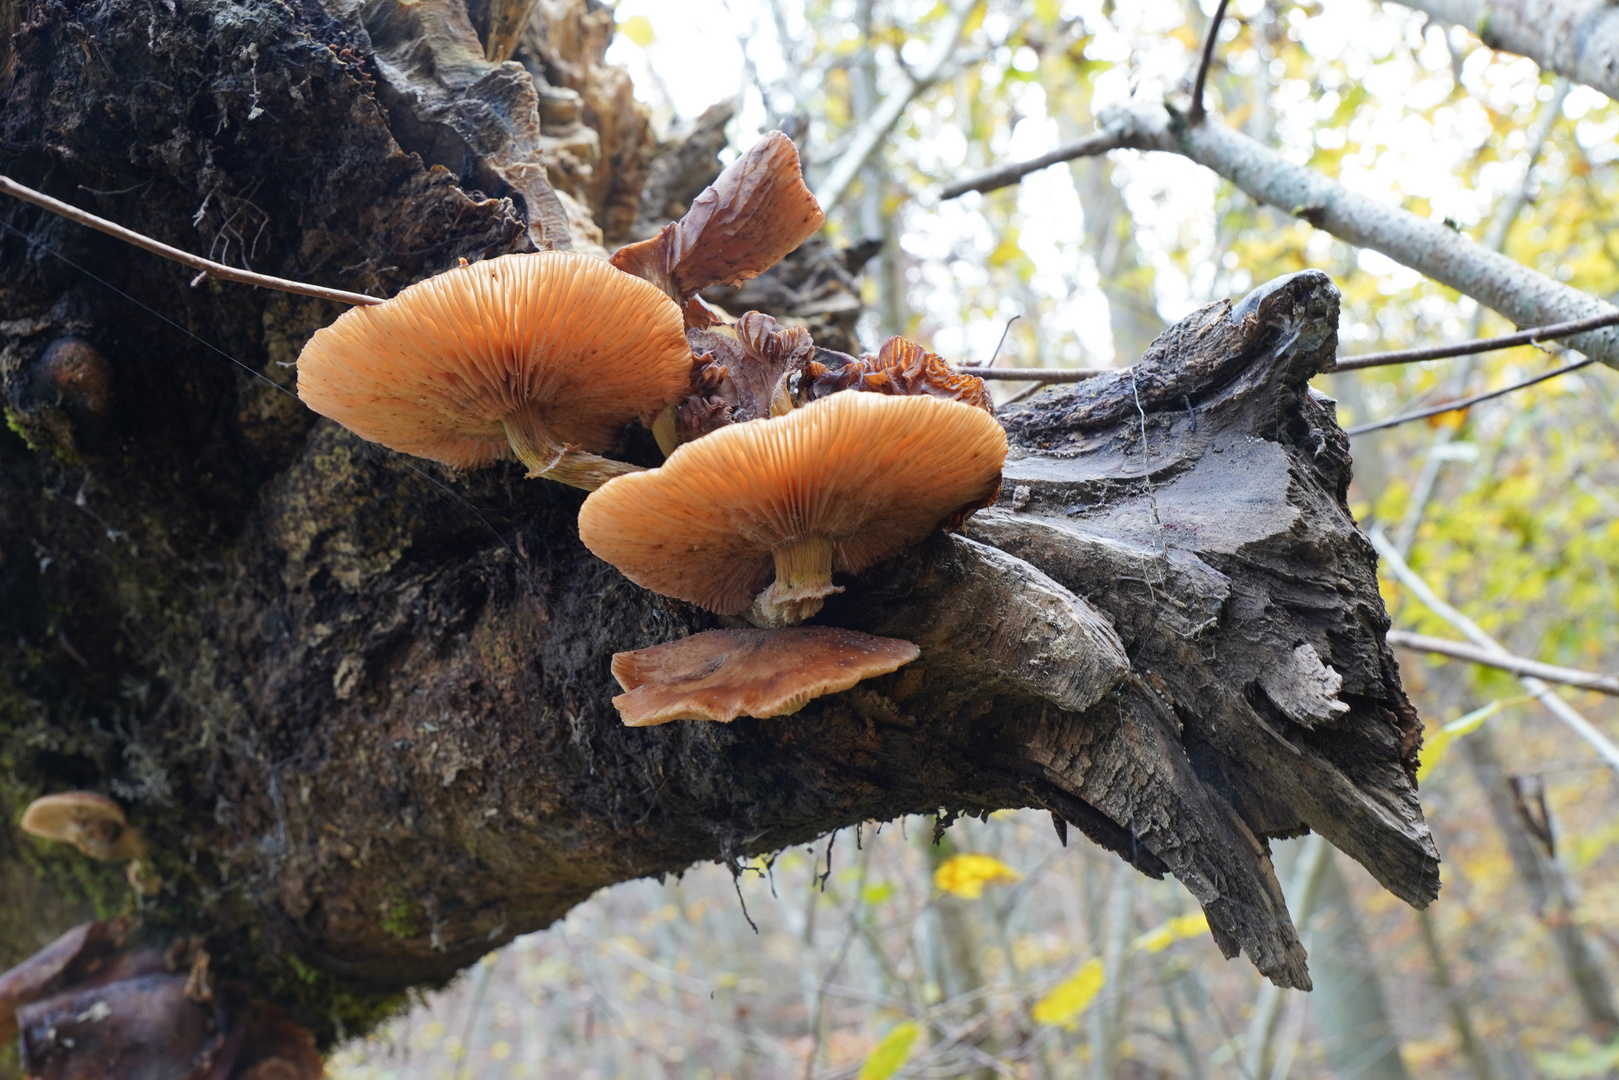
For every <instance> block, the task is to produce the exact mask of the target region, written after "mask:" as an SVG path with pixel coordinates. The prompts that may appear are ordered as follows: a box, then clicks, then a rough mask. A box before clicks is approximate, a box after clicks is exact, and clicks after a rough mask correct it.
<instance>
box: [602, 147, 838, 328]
mask: <svg viewBox="0 0 1619 1080" xmlns="http://www.w3.org/2000/svg"><path fill="white" fill-rule="evenodd" d="M825 220H826V215H825V214H823V213H821V207H820V205H819V204H818V203H816V201H815V196H814V195H812V194H810V190H809V188H807V187H805V186H804V174H803V172H802V171H801V170H800V168H799V163H798V150H797V148H796V147H794V146H793V140H791V139H789V138H788V137H787V136H786V135H783V134H782V133H781V132H779V131H772V132H768V133H767V134H766V135H765V136H764V138H762V139H760V140H759V141H758V142H756V143H754V144H753V147H752V149H750V150H749V151H748V152H747V153H745V154H743V155H742V156H741V157H740V158H738V159H737V160H736V161H734V162H732V163H731V164H730V165H729V166H727V167H726V169H725V171H724V172H722V173H720V175H719V177H718V178H717V179H715V181H714V182H713V183H712V184H710V185H709V186H708V187H706V188H704V189H703V191H702V193H701V194H699V195H698V196H697V198H696V199H694V200H692V204H691V209H689V210H687V211H686V214H685V216H684V217H682V218H681V219H680V220H679V221H675V222H671V223H670V224H668V225H665V226H664V227H663V230H662V231H661V232H659V233H658V235H657V236H654V237H652V238H651V239H650V240H643V241H641V242H640V243H638V244H629V245H626V246H625V247H621V248H619V249H618V251H616V252H615V253H614V254H613V265H614V266H616V267H618V268H619V269H620V270H623V271H624V272H625V273H629V274H634V275H635V276H636V277H641V278H645V279H646V280H648V281H650V282H652V283H653V284H655V285H657V286H658V288H660V289H662V290H663V291H664V292H665V293H667V294H668V295H669V296H670V297H672V298H673V299H674V300H675V302H676V303H678V304H679V305H680V306H681V309H682V311H683V312H684V313H685V316H686V321H687V324H688V325H690V326H697V327H703V326H713V325H714V324H716V323H718V322H719V321H720V319H719V317H718V316H717V315H716V314H715V313H714V312H713V309H711V308H709V307H708V306H707V305H706V304H704V303H703V301H702V300H701V299H699V298H698V296H697V294H698V293H699V292H701V291H702V290H704V289H706V288H708V287H709V286H710V285H738V284H741V283H742V282H744V281H747V280H749V279H750V278H754V277H757V276H758V275H760V274H762V273H764V272H765V271H766V270H768V269H770V268H771V267H772V266H774V265H776V263H778V262H780V261H781V259H782V257H783V256H785V255H787V254H789V253H791V252H792V251H793V250H794V249H795V248H797V247H798V245H800V244H802V243H803V242H804V241H805V240H807V239H809V238H810V237H811V236H814V235H815V233H816V231H817V230H818V229H820V227H821V223H822V222H823V221H825Z"/></svg>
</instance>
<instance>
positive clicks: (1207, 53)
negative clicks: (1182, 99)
mask: <svg viewBox="0 0 1619 1080" xmlns="http://www.w3.org/2000/svg"><path fill="white" fill-rule="evenodd" d="M1226 2H1227V0H1220V3H1219V4H1218V5H1216V7H1215V9H1214V17H1213V18H1211V19H1210V20H1209V30H1208V33H1206V34H1204V35H1203V56H1202V57H1201V58H1200V59H1199V60H1198V62H1197V77H1196V78H1195V79H1193V80H1192V111H1191V113H1190V114H1189V115H1188V116H1187V119H1188V120H1189V121H1191V122H1192V123H1194V124H1196V123H1201V122H1202V120H1203V116H1204V109H1203V85H1204V83H1206V82H1208V79H1209V65H1210V64H1212V63H1213V62H1214V45H1215V42H1217V41H1219V40H1220V24H1221V23H1222V22H1224V21H1225V6H1226Z"/></svg>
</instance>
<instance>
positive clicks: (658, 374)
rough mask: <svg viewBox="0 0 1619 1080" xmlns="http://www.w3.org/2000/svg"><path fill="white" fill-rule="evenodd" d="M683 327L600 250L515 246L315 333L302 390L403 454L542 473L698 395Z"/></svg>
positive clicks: (658, 295)
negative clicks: (512, 462)
mask: <svg viewBox="0 0 1619 1080" xmlns="http://www.w3.org/2000/svg"><path fill="white" fill-rule="evenodd" d="M683 328H684V323H683V320H682V318H681V314H680V310H679V308H677V307H676V306H675V305H674V303H673V302H672V301H671V300H670V299H669V298H668V297H667V296H665V295H663V293H662V292H660V291H659V290H658V289H657V288H656V287H655V286H653V285H651V284H650V283H648V282H646V281H643V280H641V279H640V278H636V277H632V276H631V275H629V274H625V273H623V272H622V271H619V270H616V269H614V268H613V267H612V266H610V265H608V264H607V263H606V262H603V261H602V260H601V259H597V258H593V257H591V256H588V255H580V254H577V253H575V252H567V251H548V252H540V253H537V254H525V255H504V256H501V257H499V258H495V259H488V260H485V261H483V262H478V263H472V264H470V265H467V266H462V267H459V268H457V269H454V270H450V271H448V272H446V273H443V274H439V275H438V276H436V277H432V278H428V279H427V280H426V281H421V282H417V283H416V284H414V285H411V286H410V287H408V288H406V289H404V290H403V291H401V292H400V293H399V295H397V296H395V297H393V298H392V299H391V300H388V301H386V302H384V303H381V304H377V305H374V306H371V307H356V308H353V309H351V310H349V311H347V312H345V313H344V314H342V315H341V316H339V317H338V319H337V321H336V322H334V323H332V324H331V325H330V326H327V327H325V328H323V329H321V330H318V331H316V332H315V335H314V336H313V337H312V338H310V340H309V344H308V345H306V346H305V348H304V351H303V354H302V355H301V356H299V358H298V396H299V397H300V398H302V399H303V400H304V402H305V403H306V404H307V405H308V406H309V407H310V408H311V409H314V410H315V411H316V412H318V413H320V414H321V415H323V416H329V417H331V418H332V419H333V420H336V421H337V422H338V423H340V424H342V425H343V426H344V427H346V428H348V429H350V430H351V431H353V432H355V433H356V434H357V435H360V436H361V437H362V438H365V439H369V440H371V441H372V442H379V443H382V444H383V445H384V446H388V447H391V448H393V449H395V450H399V451H401V452H403V453H407V454H414V455H416V456H417V457H425V458H430V459H432V460H434V461H439V462H443V463H444V464H446V465H452V466H455V467H457V468H476V467H478V466H481V465H487V464H489V463H491V462H493V461H495V460H497V459H499V458H503V457H509V456H510V455H511V454H512V453H513V452H514V451H515V452H516V453H518V456H520V457H522V459H523V460H524V462H525V463H526V464H528V465H529V466H530V468H531V469H532V470H533V471H534V472H535V473H541V472H544V471H545V469H544V468H543V467H542V466H545V465H546V464H547V461H548V460H551V459H554V458H556V457H558V456H560V455H561V454H562V452H563V450H564V449H568V450H584V451H589V452H591V453H596V452H599V451H601V450H603V449H605V448H606V447H607V446H608V444H609V443H611V442H612V440H613V437H614V435H615V434H616V433H617V431H618V429H619V428H621V427H623V426H624V424H626V423H628V422H629V421H630V420H632V419H635V418H636V417H650V416H652V415H653V414H655V413H657V412H658V411H659V410H660V409H662V408H663V407H664V406H665V405H667V404H669V403H670V402H672V401H674V400H676V399H677V398H679V397H680V396H681V395H683V394H684V393H685V392H686V390H687V387H688V380H689V375H690V371H691V350H690V347H689V346H688V345H687V344H686V339H685V336H684V333H683ZM525 444H526V445H525ZM553 463H554V462H553Z"/></svg>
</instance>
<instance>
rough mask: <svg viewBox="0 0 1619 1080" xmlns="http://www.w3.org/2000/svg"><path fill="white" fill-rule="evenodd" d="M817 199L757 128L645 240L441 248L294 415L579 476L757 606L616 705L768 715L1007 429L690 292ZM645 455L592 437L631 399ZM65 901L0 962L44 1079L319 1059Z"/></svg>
mask: <svg viewBox="0 0 1619 1080" xmlns="http://www.w3.org/2000/svg"><path fill="white" fill-rule="evenodd" d="M823 220H824V216H823V215H822V213H821V209H820V207H819V206H817V205H816V203H815V199H814V197H813V196H812V195H811V194H810V192H809V189H808V188H806V187H805V186H804V182H803V177H802V175H801V173H800V169H799V161H798V152H797V150H796V149H795V148H794V147H793V144H792V142H791V141H790V140H789V139H788V138H787V137H786V136H784V135H782V134H781V133H780V132H773V133H771V134H769V135H767V136H766V137H765V138H764V139H762V140H761V141H760V142H759V143H758V144H757V145H755V146H754V147H753V149H752V150H750V151H749V152H748V153H747V154H745V155H743V156H742V157H741V158H740V159H738V160H737V161H736V162H735V163H733V164H732V165H731V166H730V167H729V168H727V169H726V170H725V171H724V172H723V173H721V174H720V176H719V178H718V179H717V180H715V182H714V183H713V185H711V186H710V187H708V188H707V189H705V190H704V191H703V192H702V194H700V195H699V196H698V197H697V199H696V200H695V201H694V202H693V203H692V206H691V209H690V210H689V211H688V212H687V214H686V215H685V216H684V217H683V218H681V219H680V220H679V221H677V222H673V223H671V224H670V225H668V226H666V227H665V228H664V229H663V231H662V232H660V233H659V234H658V235H657V236H655V237H653V238H651V239H649V240H646V241H643V242H641V243H637V244H631V245H629V246H628V247H625V248H622V249H620V250H619V251H618V252H617V253H616V254H615V255H614V256H613V257H612V259H611V260H610V261H603V260H601V259H599V258H595V257H592V256H587V255H579V254H575V253H572V252H541V253H537V254H523V255H506V256H502V257H499V258H494V259H489V260H486V261H483V262H479V263H475V264H468V263H466V262H464V261H463V263H462V265H461V266H460V267H459V268H457V269H453V270H450V271H448V272H447V273H444V274H440V275H438V276H437V277H433V278H430V279H428V280H426V281H423V282H420V283H418V284H416V285H412V286H410V287H409V288H407V289H405V290H403V291H402V292H400V293H399V295H397V296H395V297H394V298H392V299H391V300H387V301H385V302H383V303H380V304H377V305H375V306H370V307H356V308H353V309H352V310H350V311H348V312H346V313H344V314H343V315H342V316H341V317H339V318H338V319H337V320H336V321H335V322H334V323H333V324H332V325H331V326H328V327H326V328H324V329H322V330H320V331H317V332H316V333H315V334H314V336H313V337H312V338H311V339H310V341H309V343H308V345H307V346H306V347H305V349H304V351H303V354H302V355H301V356H300V357H299V359H298V395H299V397H301V398H302V399H303V400H304V402H305V403H306V404H308V405H309V407H310V408H311V409H313V410H314V411H316V412H318V413H321V414H322V415H324V416H328V417H331V418H332V419H334V420H336V421H337V422H338V423H340V424H342V425H344V426H345V427H347V428H349V429H350V430H352V431H354V432H355V433H356V434H358V435H360V436H362V437H363V438H366V439H369V440H371V441H373V442H378V443H381V444H383V445H385V446H388V447H390V448H392V449H394V450H397V451H400V452H402V453H406V454H412V455H415V456H418V457H424V458H429V459H431V460H434V461H438V462H441V463H443V464H445V465H449V466H452V467H454V468H458V469H472V468H477V467H479V466H483V465H488V464H491V463H493V462H495V461H498V460H501V459H507V458H510V457H514V456H515V457H516V459H517V460H518V461H520V462H522V463H523V464H524V465H526V466H527V467H528V475H529V476H530V477H545V478H547V479H550V480H556V481H560V482H562V483H565V484H571V485H573V486H575V487H579V488H584V489H586V490H588V491H590V493H591V494H590V496H589V497H588V498H587V499H586V500H585V502H584V505H583V507H582V508H581V509H580V511H579V534H580V537H581V538H582V539H583V540H584V543H585V545H586V546H587V547H588V548H589V549H590V550H591V551H592V552H594V553H595V554H596V555H598V556H599V557H601V558H602V559H604V560H606V561H607V562H609V563H611V564H612V565H614V566H615V567H617V568H618V569H619V570H620V571H622V572H623V573H624V575H625V576H626V577H628V578H629V579H630V580H631V581H633V582H635V583H636V584H638V585H641V586H643V587H645V588H648V589H651V590H653V591H654V592H658V593H662V594H663V595H665V596H671V597H676V598H678V599H681V600H686V601H689V602H691V603H694V604H698V605H700V606H702V607H704V608H707V609H708V610H710V611H713V612H716V613H718V614H720V615H722V616H731V617H739V616H740V617H744V618H745V619H746V620H747V622H749V623H751V624H752V628H734V629H723V630H709V631H705V632H703V633H699V634H694V635H692V636H691V637H688V638H685V639H683V640H680V641H674V642H670V643H668V644H664V645H657V646H654V647H652V648H647V649H639V650H636V651H633V652H623V653H618V654H617V655H615V656H614V657H613V663H612V671H613V675H614V676H615V677H616V678H617V679H618V681H619V683H620V685H622V686H623V688H624V691H625V693H623V694H621V695H619V696H618V697H615V698H614V699H613V704H614V705H615V706H617V708H618V710H619V713H620V715H621V716H622V717H623V719H624V722H625V723H626V724H628V725H630V726H632V727H644V726H648V725H652V724H662V723H667V722H669V721H672V720H718V721H727V722H728V721H731V720H734V719H736V718H737V717H739V716H752V717H759V718H765V717H772V716H783V715H787V714H790V713H793V712H796V711H798V710H799V709H801V708H802V707H803V706H804V705H805V704H806V703H807V702H809V701H811V700H813V699H814V698H816V697H819V696H821V695H823V694H828V693H835V692H838V691H841V690H846V689H848V688H849V687H851V686H853V685H855V684H856V683H858V682H860V681H861V680H862V679H865V678H869V677H871V676H874V675H879V674H887V673H889V672H892V671H894V670H896V669H897V668H899V667H901V666H903V665H904V664H908V663H910V662H911V661H912V660H914V659H916V657H917V655H918V654H919V650H918V649H917V647H916V645H914V644H913V643H911V642H909V641H901V640H897V639H894V638H881V637H874V636H872V635H870V634H863V633H859V632H856V631H853V630H847V629H842V628H838V627H827V626H816V627H806V626H801V625H800V624H801V623H803V622H804V621H805V620H806V619H809V618H811V617H812V616H814V615H815V614H816V613H817V612H818V611H819V610H820V609H821V605H822V603H823V601H824V600H825V598H826V597H827V596H829V595H831V594H833V593H836V592H840V591H842V590H841V588H840V587H839V586H837V585H834V584H833V583H832V575H833V574H834V573H846V574H853V573H858V572H860V571H861V570H864V569H865V568H867V567H869V566H872V565H874V564H876V563H878V562H880V561H882V560H884V559H887V558H890V557H892V556H894V555H897V554H898V553H899V552H901V551H903V550H904V549H905V548H907V547H909V546H911V545H913V544H915V543H917V542H919V541H921V540H922V539H924V538H925V537H927V536H928V535H929V534H931V533H932V532H933V531H935V530H936V529H940V528H945V529H948V528H954V527H955V526H956V525H958V524H960V522H961V521H962V520H963V519H965V518H966V516H967V515H968V514H971V513H972V512H973V511H974V510H976V509H978V508H980V507H983V506H987V505H989V504H990V503H992V502H993V501H994V500H995V498H996V496H997V495H998V494H999V492H1000V481H1001V467H1002V465H1003V464H1004V463H1005V460H1006V435H1005V432H1004V431H1003V430H1002V429H1001V426H1000V424H999V423H997V422H996V420H995V418H994V410H993V407H992V405H991V402H990V398H989V394H988V393H987V392H986V391H985V389H984V384H983V382H982V381H981V380H979V379H977V378H975V377H973V376H972V375H970V374H964V373H961V372H958V371H956V370H954V369H953V368H951V366H950V365H949V364H947V363H946V362H945V361H944V360H943V359H941V358H940V357H939V356H937V355H935V354H933V353H931V352H929V351H927V350H926V349H924V348H922V347H921V346H919V345H916V344H915V343H913V342H909V341H906V340H904V339H902V338H894V339H892V340H890V341H889V342H888V343H887V344H885V345H884V346H883V347H882V349H881V350H880V351H879V352H878V353H877V355H876V356H866V357H855V356H850V355H847V354H845V353H840V352H835V351H833V350H830V349H824V348H821V347H818V346H817V345H816V344H815V343H814V341H812V340H811V338H810V335H809V333H808V332H807V331H805V330H804V329H802V328H796V327H784V326H781V325H780V324H778V323H777V322H776V320H774V319H772V318H771V317H770V316H768V315H762V314H760V313H758V312H748V313H747V314H745V315H743V316H742V317H741V318H740V319H737V320H735V321H734V322H733V321H731V320H730V319H728V318H727V317H726V316H725V315H724V314H723V313H721V312H719V311H717V310H715V309H714V308H712V307H710V306H709V305H708V304H707V303H705V302H704V301H703V299H702V298H701V297H700V296H699V295H698V294H699V293H700V292H701V291H702V290H703V289H706V288H708V287H709V286H711V285H715V284H725V285H735V284H738V283H740V282H743V281H746V280H748V279H749V278H752V277H755V276H757V275H758V274H760V273H762V272H763V271H765V270H767V269H769V268H770V267H771V266H773V265H774V264H775V263H776V262H777V261H779V260H780V259H781V258H782V257H784V256H785V255H787V254H788V253H789V252H791V251H793V250H794V249H795V248H797V247H798V246H799V245H800V244H801V243H803V241H804V240H806V239H807V238H808V237H810V236H811V235H813V234H814V233H815V232H816V231H817V230H818V229H819V228H820V227H821V223H822V221H823ZM634 420H639V421H640V422H641V423H642V424H644V425H645V426H646V427H648V428H649V429H650V430H651V431H652V434H653V436H654V437H655V438H656V440H657V443H658V445H659V447H660V448H661V449H662V451H663V453H664V455H665V460H664V463H663V464H662V465H661V466H660V467H658V468H655V469H644V468H641V467H639V466H635V465H631V464H628V463H625V462H622V461H615V460H613V459H611V458H608V457H604V456H602V455H603V453H604V452H605V451H606V450H607V449H608V448H610V447H611V446H612V445H613V444H614V443H615V441H616V440H617V439H618V437H619V436H620V434H621V433H622V432H623V430H624V428H625V426H626V425H627V424H629V423H630V422H631V421H634ZM22 827H23V830H24V831H25V832H29V833H31V834H33V835H36V836H40V837H43V838H46V839H50V840H56V841H61V842H65V843H70V844H72V845H73V846H75V847H77V848H78V849H79V850H80V851H82V852H83V853H84V854H86V855H88V856H90V857H92V858H96V859H101V860H104V861H122V862H126V863H127V864H128V868H129V874H128V876H129V881H130V884H131V886H132V887H133V888H134V889H135V891H136V892H137V893H140V894H146V895H150V894H151V893H153V892H155V890H156V887H157V884H158V883H157V881H156V879H155V877H154V876H153V875H152V873H151V870H150V867H149V864H147V863H146V862H145V860H144V858H143V856H144V854H145V851H144V846H143V844H142V842H141V839H140V837H139V835H138V834H137V833H136V831H135V830H134V829H133V828H131V827H130V826H129V823H128V822H127V821H126V819H125V817H124V813H123V810H122V809H121V808H120V807H119V806H118V804H117V803H115V802H113V801H112V800H110V799H107V798H105V797H104V796H100V795H96V794H93V793H90V792H63V793H58V794H54V795H48V796H45V797H43V798H41V799H38V800H36V801H35V802H34V803H33V804H32V805H31V806H30V807H29V808H28V811H27V812H26V814H25V815H24V818H23V821H22ZM131 929H132V924H131V923H130V922H129V921H127V920H124V919H118V920H112V921H110V922H96V923H85V924H84V925H82V926H79V927H76V928H74V929H73V930H70V931H68V932H67V933H66V934H64V935H63V936H62V937H61V938H59V939H57V940H56V941H55V942H53V943H51V944H50V945H48V946H46V947H45V948H44V949H42V950H41V951H40V952H38V953H36V954H35V955H34V956H32V957H30V958H29V959H28V960H26V961H24V962H23V963H22V964H20V965H18V966H17V967H15V968H12V969H11V970H10V971H8V972H5V973H4V974H0V1041H3V1039H5V1038H9V1036H10V1034H11V1033H12V1032H18V1033H20V1035H21V1059H22V1065H23V1068H24V1070H25V1072H26V1073H27V1074H28V1075H29V1076H30V1077H38V1078H41V1080H81V1078H83V1080H88V1078H91V1077H97V1078H110V1080H139V1078H144V1077H158V1076H162V1077H183V1078H185V1080H315V1078H316V1077H319V1076H320V1075H321V1073H322V1063H321V1060H320V1056H319V1054H318V1053H317V1052H316V1050H315V1047H314V1040H313V1038H312V1037H311V1036H310V1035H309V1033H308V1032H306V1031H304V1030H303V1029H301V1028H298V1027H297V1026H295V1025H293V1024H292V1023H291V1022H290V1021H288V1020H287V1019H286V1018H285V1017H284V1016H282V1015H281V1014H280V1013H279V1012H277V1011H276V1010H275V1009H274V1007H273V1006H270V1005H268V1004H267V1003H265V1002H262V1001H255V1000H249V999H248V998H247V996H246V994H245V992H243V991H242V990H241V989H240V988H239V987H234V986H232V985H230V984H228V983H224V984H219V985H216V984H215V982H214V981H213V980H211V979H210V977H209V974H208V957H207V953H206V952H204V951H203V950H202V948H201V946H200V944H199V943H197V942H196V941H194V940H192V939H188V938H182V939H180V940H179V941H177V942H172V943H171V944H170V945H169V946H168V947H166V948H165V947H159V946H157V945H155V944H153V943H151V942H145V943H140V944H133V943H131V941H130V938H131V936H132V935H131Z"/></svg>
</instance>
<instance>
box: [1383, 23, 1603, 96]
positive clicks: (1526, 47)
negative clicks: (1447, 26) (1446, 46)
mask: <svg viewBox="0 0 1619 1080" xmlns="http://www.w3.org/2000/svg"><path fill="white" fill-rule="evenodd" d="M1403 2H1404V3H1405V4H1406V6H1408V7H1414V8H1416V9H1417V10H1419V11H1425V12H1427V13H1428V14H1429V15H1432V16H1433V17H1434V18H1436V19H1441V20H1443V21H1445V22H1448V23H1455V24H1457V25H1458V26H1462V27H1465V28H1466V29H1468V30H1471V31H1473V32H1474V33H1475V34H1477V35H1478V36H1479V38H1480V39H1481V40H1482V41H1483V42H1484V44H1486V45H1488V46H1489V47H1490V48H1492V49H1502V50H1504V51H1506V52H1511V53H1517V54H1518V55H1519V56H1527V57H1528V58H1529V59H1531V60H1533V61H1534V62H1535V63H1537V64H1539V65H1540V66H1541V67H1542V68H1543V69H1545V70H1547V71H1555V72H1557V73H1558V74H1559V75H1566V76H1568V77H1569V78H1570V79H1573V80H1574V81H1575V82H1581V83H1585V84H1586V85H1587V86H1594V87H1596V88H1597V89H1598V90H1600V91H1602V92H1603V93H1604V94H1607V95H1608V96H1609V97H1613V98H1619V8H1615V7H1614V6H1613V5H1612V4H1610V3H1609V2H1608V0H1403Z"/></svg>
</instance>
